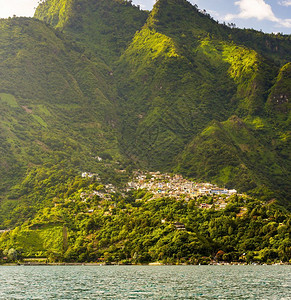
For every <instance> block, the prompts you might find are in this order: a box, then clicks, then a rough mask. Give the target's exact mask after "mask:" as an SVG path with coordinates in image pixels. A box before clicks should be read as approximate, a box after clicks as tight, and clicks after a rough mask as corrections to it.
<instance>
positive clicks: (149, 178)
mask: <svg viewBox="0 0 291 300" xmlns="http://www.w3.org/2000/svg"><path fill="white" fill-rule="evenodd" d="M82 177H83V178H93V177H95V178H96V179H97V180H100V177H99V175H98V174H95V173H89V172H84V173H82ZM138 189H145V190H148V191H149V192H151V193H152V195H153V196H152V198H151V199H157V198H161V197H173V198H177V199H179V198H183V199H185V200H186V201H189V200H191V199H196V200H197V199H200V200H201V201H199V202H198V203H199V207H200V208H202V209H209V208H212V207H215V208H217V209H224V208H225V207H226V205H227V199H228V198H229V197H230V196H231V195H234V194H237V191H236V190H235V189H230V190H229V189H226V188H220V187H218V186H217V185H214V184H211V183H198V182H193V181H190V180H187V179H185V178H183V176H182V175H178V174H174V175H173V174H162V173H160V172H148V173H144V172H142V171H135V172H134V174H133V180H132V181H130V182H128V183H127V186H126V188H125V190H123V191H119V192H121V194H122V195H124V192H129V191H132V190H138ZM116 192H118V190H117V189H116V187H114V186H113V185H112V184H107V185H105V186H104V187H103V189H102V190H99V191H91V192H89V193H88V192H82V193H81V195H80V196H81V199H82V200H83V201H86V200H87V199H91V198H92V197H94V196H99V197H100V198H101V199H103V200H110V199H111V195H112V194H114V193H116ZM204 196H212V198H213V199H214V201H213V202H212V203H211V204H210V203H203V201H205V200H203V199H204Z"/></svg>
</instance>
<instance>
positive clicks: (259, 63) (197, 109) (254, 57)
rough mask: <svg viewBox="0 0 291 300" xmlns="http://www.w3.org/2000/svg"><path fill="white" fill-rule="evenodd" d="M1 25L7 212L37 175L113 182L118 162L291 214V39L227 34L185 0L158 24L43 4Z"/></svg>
mask: <svg viewBox="0 0 291 300" xmlns="http://www.w3.org/2000/svg"><path fill="white" fill-rule="evenodd" d="M126 17H128V18H126ZM38 19H40V20H38ZM42 20H43V21H42ZM44 21H46V22H48V23H49V24H46V23H45V22H44ZM0 23H1V24H2V43H1V44H2V45H1V47H0V50H1V53H2V61H1V65H2V72H1V76H0V95H1V106H2V111H3V113H2V115H3V116H5V120H4V119H2V120H1V127H2V129H3V130H2V136H1V140H3V141H5V142H3V143H2V145H1V149H0V150H1V157H2V158H1V161H0V164H1V166H2V167H3V168H2V170H1V172H2V173H1V176H2V177H3V178H6V179H5V180H3V181H2V188H1V190H2V195H1V197H2V202H3V201H4V202H3V203H10V204H11V205H12V206H13V207H17V201H21V197H19V196H17V195H18V194H17V193H14V192H11V190H10V189H11V188H12V189H13V186H14V185H15V184H21V182H23V180H24V182H25V176H29V174H30V170H31V167H32V168H36V169H38V168H39V169H40V170H42V166H43V165H46V164H47V165H48V170H47V174H50V171H49V168H50V164H53V163H55V164H60V165H61V166H62V168H63V166H67V168H68V170H69V169H70V170H71V169H72V168H73V169H74V172H75V174H77V173H78V172H81V171H86V170H87V171H88V170H89V169H91V170H92V171H96V172H101V173H104V174H105V175H106V176H108V174H113V173H112V172H113V171H112V170H111V167H108V166H109V165H110V164H112V166H113V167H112V168H116V167H117V164H116V165H115V163H117V162H118V163H121V164H123V163H125V164H127V165H128V167H129V169H130V168H145V169H151V170H161V171H172V172H174V171H175V172H181V173H182V174H184V175H186V176H189V177H193V176H194V177H196V176H197V179H198V180H209V181H213V182H214V183H218V184H220V185H226V186H230V187H237V188H238V189H239V190H241V191H244V192H246V191H247V192H249V193H253V194H254V195H264V196H265V198H266V199H270V198H279V199H280V201H282V202H281V203H285V204H286V203H287V204H288V203H289V201H288V199H287V198H288V195H289V188H288V182H289V179H290V151H289V150H288V147H289V145H290V130H289V128H290V103H289V101H288V100H289V99H290V97H291V96H290V63H288V60H289V61H290V51H288V50H290V46H288V45H289V44H288V42H289V41H290V36H281V35H264V34H262V33H260V32H256V31H251V30H241V29H236V28H228V27H227V26H225V25H222V24H218V22H216V21H214V20H213V19H211V18H210V17H209V16H208V15H205V14H203V13H201V12H200V11H199V10H198V9H197V7H195V6H193V5H191V4H190V3H189V2H187V1H184V0H179V1H178V0H177V1H168V0H160V1H157V3H156V4H155V6H154V8H153V10H152V12H150V13H148V12H145V11H142V10H140V8H138V7H135V6H133V5H132V4H131V3H130V2H127V1H115V0H111V1H106V2H105V1H103V0H98V1H97V0H94V1H93V0H92V1H79V0H74V1H67V0H66V1H65V0H47V1H44V2H43V3H41V4H40V5H39V7H38V8H37V10H36V13H35V18H34V19H25V18H19V19H18V18H12V19H10V20H1V22H0ZM53 27H55V28H53ZM9 34H10V36H11V39H10V40H9V38H8V37H9ZM252 41H254V42H252ZM250 44H252V45H253V47H250ZM11 49H12V51H11ZM8 50H9V51H10V52H9V51H8ZM13 66H17V67H14V71H12V70H13ZM4 112H5V113H4ZM13 114H14V115H15V116H16V118H15V117H14V119H13V117H12V115H13ZM23 114H24V115H23ZM17 123H20V124H21V126H19V125H17ZM11 128H12V131H13V134H12V133H11ZM25 128H26V129H25ZM27 128H29V129H27ZM238 133H240V134H238ZM7 141H9V143H10V144H9V143H8V142H7ZM11 141H12V142H11ZM217 150H219V151H217ZM207 153H208V154H207ZM70 156H71V157H70ZM101 156H102V157H103V158H104V164H103V163H98V162H97V161H96V160H97V157H100V158H101ZM229 158H231V160H230V161H229ZM106 161H107V162H106ZM106 165H107V166H106ZM9 166H10V167H11V169H10V171H8V170H9ZM12 166H14V168H12ZM106 168H109V169H110V171H108V173H106V172H107V171H106ZM33 172H34V171H33ZM40 172H42V171H40ZM8 173H9V174H10V175H8ZM25 174H26V175H25ZM46 176H50V175H46ZM112 176H113V175H112ZM113 177H114V176H113ZM8 198H11V199H12V200H13V201H14V202H13V201H12V200H11V201H10V200H7V199H8ZM5 201H8V202H5ZM12 202H13V203H12ZM3 205H4V204H3ZM5 205H6V204H5ZM6 206H7V205H6ZM7 207H8V206H7ZM5 211H9V208H7V210H5ZM5 214H6V213H4V215H5ZM4 218H5V217H4Z"/></svg>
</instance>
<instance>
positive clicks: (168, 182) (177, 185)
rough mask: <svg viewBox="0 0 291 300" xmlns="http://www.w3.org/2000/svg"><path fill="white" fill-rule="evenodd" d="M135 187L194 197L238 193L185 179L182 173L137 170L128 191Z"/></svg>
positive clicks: (227, 195) (157, 193) (172, 195)
mask: <svg viewBox="0 0 291 300" xmlns="http://www.w3.org/2000/svg"><path fill="white" fill-rule="evenodd" d="M133 189H147V190H148V191H150V192H152V193H153V194H154V196H156V197H161V196H169V197H181V196H182V195H183V196H184V197H186V199H191V198H192V199H193V198H197V197H201V196H209V195H220V196H221V195H225V196H226V197H229V196H231V195H233V194H236V193H237V191H236V190H234V189H231V190H228V189H226V188H220V187H218V186H216V185H214V184H211V183H197V182H193V181H189V180H187V179H184V178H183V176H181V175H177V174H176V175H170V174H161V173H160V172H150V173H147V174H145V173H142V172H136V173H135V177H134V180H133V181H131V182H128V187H127V191H130V190H133Z"/></svg>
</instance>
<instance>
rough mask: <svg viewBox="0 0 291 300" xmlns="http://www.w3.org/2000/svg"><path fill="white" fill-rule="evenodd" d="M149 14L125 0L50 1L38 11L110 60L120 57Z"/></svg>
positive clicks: (93, 50) (38, 14)
mask: <svg viewBox="0 0 291 300" xmlns="http://www.w3.org/2000/svg"><path fill="white" fill-rule="evenodd" d="M147 16H148V13H147V12H145V11H142V10H140V9H139V7H136V6H134V5H132V4H131V2H129V1H122V0H47V1H44V2H43V3H41V4H40V5H39V6H38V8H37V9H36V12H35V17H36V18H38V19H40V20H43V21H45V22H46V23H48V24H50V25H52V26H53V27H55V28H58V29H60V30H63V31H65V32H66V33H68V34H70V35H71V36H72V37H73V38H74V39H75V40H76V41H79V42H81V43H82V44H84V46H85V47H86V48H87V49H88V50H91V52H93V53H94V54H97V57H98V58H101V59H103V60H105V61H106V62H107V63H112V62H113V61H114V60H116V59H117V58H118V57H119V55H120V53H121V52H122V51H123V50H124V49H125V48H126V47H127V44H128V43H129V42H130V41H131V39H132V37H133V35H134V34H135V32H136V31H137V30H139V29H140V28H141V27H142V26H143V25H144V22H145V21H146V18H147ZM88 50H87V51H88Z"/></svg>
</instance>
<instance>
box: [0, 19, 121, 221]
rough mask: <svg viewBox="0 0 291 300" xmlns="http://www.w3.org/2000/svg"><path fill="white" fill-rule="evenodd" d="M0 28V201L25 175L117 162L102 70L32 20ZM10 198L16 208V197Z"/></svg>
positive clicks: (109, 101)
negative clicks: (103, 159)
mask: <svg viewBox="0 0 291 300" xmlns="http://www.w3.org/2000/svg"><path fill="white" fill-rule="evenodd" d="M0 28H1V30H0V52H1V56H0V107H1V116H0V127H1V131H0V139H1V143H0V157H1V159H0V166H1V168H0V177H1V182H0V189H1V199H7V193H8V194H9V193H10V192H9V188H10V187H12V186H14V185H15V184H17V183H19V182H20V180H21V179H22V178H23V177H24V176H25V174H29V172H30V170H34V169H38V168H42V167H43V166H46V168H48V169H50V168H52V167H53V166H54V165H59V164H61V165H62V168H63V167H64V168H66V169H70V168H71V169H74V170H75V172H81V171H84V170H85V171H86V170H88V168H89V166H90V170H93V169H94V168H96V165H97V161H96V156H98V155H99V156H100V155H102V154H105V153H107V154H108V155H110V156H112V157H115V158H118V157H119V150H118V145H117V139H116V133H115V132H114V131H115V130H114V128H113V126H114V122H116V114H115V110H114V106H113V104H112V102H113V100H114V91H113V90H112V89H111V88H110V87H109V85H110V76H109V75H108V70H107V69H106V67H105V66H104V65H98V64H96V63H94V64H93V63H92V62H90V61H89V60H88V59H87V58H86V56H85V55H84V54H83V53H79V52H76V51H74V50H73V45H72V43H71V42H70V41H68V40H66V39H65V38H64V37H63V35H62V34H60V33H58V32H56V31H55V30H53V29H52V28H49V27H48V26H47V25H45V24H44V23H43V22H40V21H38V20H33V19H25V18H20V19H18V18H17V19H16V18H15V19H14V18H13V19H9V20H1V21H0ZM10 194H11V193H10ZM10 194H9V195H10ZM9 198H10V201H11V205H12V206H15V205H18V204H19V200H20V198H19V195H17V193H16V194H15V193H12V194H11V195H10V196H9ZM3 201H4V200H3ZM3 201H2V202H3ZM4 202H5V201H4ZM32 205H33V204H32ZM7 209H8V208H7ZM2 210H3V207H2V209H1V213H0V216H2V215H4V216H6V217H7V211H5V212H3V211H2ZM10 212H11V208H10Z"/></svg>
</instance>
